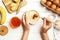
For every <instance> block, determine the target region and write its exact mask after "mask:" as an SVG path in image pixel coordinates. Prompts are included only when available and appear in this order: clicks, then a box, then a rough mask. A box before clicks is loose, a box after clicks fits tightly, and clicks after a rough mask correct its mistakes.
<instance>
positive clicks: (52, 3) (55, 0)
mask: <svg viewBox="0 0 60 40" xmlns="http://www.w3.org/2000/svg"><path fill="white" fill-rule="evenodd" d="M40 3H41V4H42V5H43V6H45V7H46V8H47V9H49V10H51V11H52V12H54V13H56V14H58V15H60V0H41V1H40Z"/></svg>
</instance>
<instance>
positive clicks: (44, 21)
mask: <svg viewBox="0 0 60 40" xmlns="http://www.w3.org/2000/svg"><path fill="white" fill-rule="evenodd" d="M43 25H44V26H46V19H45V18H43Z"/></svg>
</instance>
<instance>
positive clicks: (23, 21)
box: [23, 14, 25, 24]
mask: <svg viewBox="0 0 60 40" xmlns="http://www.w3.org/2000/svg"><path fill="white" fill-rule="evenodd" d="M23 23H24V24H25V14H23Z"/></svg>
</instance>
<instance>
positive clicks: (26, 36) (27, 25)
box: [21, 14, 30, 40]
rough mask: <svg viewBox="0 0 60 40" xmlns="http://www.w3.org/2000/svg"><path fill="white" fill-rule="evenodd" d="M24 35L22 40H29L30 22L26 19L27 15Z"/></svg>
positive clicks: (24, 19) (24, 17)
mask: <svg viewBox="0 0 60 40" xmlns="http://www.w3.org/2000/svg"><path fill="white" fill-rule="evenodd" d="M22 25H23V35H22V39H21V40H28V34H29V30H30V27H29V22H28V20H27V18H26V14H24V15H23V24H22Z"/></svg>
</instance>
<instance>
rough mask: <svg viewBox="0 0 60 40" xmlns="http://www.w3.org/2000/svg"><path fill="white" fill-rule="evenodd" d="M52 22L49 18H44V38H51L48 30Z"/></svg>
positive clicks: (43, 39)
mask: <svg viewBox="0 0 60 40" xmlns="http://www.w3.org/2000/svg"><path fill="white" fill-rule="evenodd" d="M51 26H52V23H51V21H50V20H49V19H47V18H43V26H42V28H41V37H42V40H49V37H48V34H47V31H48V30H49V29H50V28H51Z"/></svg>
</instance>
